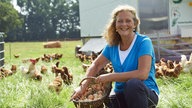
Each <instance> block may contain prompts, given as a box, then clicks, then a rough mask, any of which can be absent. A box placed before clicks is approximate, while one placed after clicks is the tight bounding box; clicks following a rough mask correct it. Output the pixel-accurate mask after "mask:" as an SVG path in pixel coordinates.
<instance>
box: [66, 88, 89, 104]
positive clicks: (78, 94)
mask: <svg viewBox="0 0 192 108" xmlns="http://www.w3.org/2000/svg"><path fill="white" fill-rule="evenodd" d="M85 91H86V86H85V85H81V86H80V87H77V88H76V89H75V90H74V93H73V94H72V95H71V99H70V101H72V100H73V99H74V100H79V99H80V98H81V97H82V95H83V94H84V92H85Z"/></svg>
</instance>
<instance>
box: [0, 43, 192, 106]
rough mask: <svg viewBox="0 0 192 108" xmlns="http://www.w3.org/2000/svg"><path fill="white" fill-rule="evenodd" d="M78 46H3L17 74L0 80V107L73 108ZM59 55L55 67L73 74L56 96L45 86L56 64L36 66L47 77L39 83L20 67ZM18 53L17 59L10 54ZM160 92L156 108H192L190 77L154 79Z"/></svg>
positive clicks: (79, 76) (78, 72)
mask: <svg viewBox="0 0 192 108" xmlns="http://www.w3.org/2000/svg"><path fill="white" fill-rule="evenodd" d="M77 45H81V46H82V41H81V40H76V41H62V47H61V48H43V42H11V43H5V44H4V49H5V55H4V56H5V64H4V67H5V68H7V69H10V67H11V65H12V64H15V65H17V72H16V73H15V74H13V75H11V76H8V77H5V78H3V79H0V108H75V106H74V104H73V102H70V101H69V100H70V96H71V94H72V93H73V90H74V89H75V88H76V87H78V84H79V82H80V81H81V80H82V79H83V78H84V74H85V72H84V70H83V68H82V63H81V61H80V60H79V59H78V58H76V57H75V47H76V46H77ZM54 53H59V54H63V57H62V58H61V59H60V60H59V61H60V64H59V66H66V67H68V68H69V70H70V71H71V72H72V74H73V77H74V79H73V83H72V84H71V85H65V84H64V85H63V90H62V91H61V93H60V94H59V95H58V94H57V93H55V92H52V91H50V90H48V84H49V83H50V82H51V81H52V80H53V79H54V74H53V73H52V72H51V66H52V65H53V64H55V62H56V61H51V62H43V61H41V60H40V61H39V62H38V63H37V64H36V66H37V69H40V66H41V65H46V66H47V67H48V72H47V74H44V75H42V76H43V79H42V81H36V80H31V79H28V78H26V77H25V76H24V75H23V74H22V72H21V70H20V67H21V66H24V67H28V65H29V64H28V63H23V62H22V60H23V59H28V58H37V57H41V56H43V54H54ZM14 54H19V55H20V56H19V58H15V57H14V56H13V55H14ZM157 83H158V86H159V89H160V95H159V103H158V106H157V108H192V104H191V103H192V75H191V73H185V72H182V73H181V74H180V76H179V77H178V78H170V77H162V78H158V79H157Z"/></svg>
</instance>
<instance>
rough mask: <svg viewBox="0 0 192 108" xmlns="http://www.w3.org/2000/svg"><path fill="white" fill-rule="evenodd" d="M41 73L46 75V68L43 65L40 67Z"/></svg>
mask: <svg viewBox="0 0 192 108" xmlns="http://www.w3.org/2000/svg"><path fill="white" fill-rule="evenodd" d="M41 73H42V74H45V73H47V67H46V66H45V65H42V66H41Z"/></svg>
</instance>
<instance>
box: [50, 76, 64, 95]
mask: <svg viewBox="0 0 192 108" xmlns="http://www.w3.org/2000/svg"><path fill="white" fill-rule="evenodd" d="M62 85H63V80H62V78H61V74H59V75H58V76H57V77H55V79H54V80H53V82H51V83H50V84H49V86H48V88H49V90H52V91H55V92H57V94H59V93H60V92H61V90H62V89H63V87H62Z"/></svg>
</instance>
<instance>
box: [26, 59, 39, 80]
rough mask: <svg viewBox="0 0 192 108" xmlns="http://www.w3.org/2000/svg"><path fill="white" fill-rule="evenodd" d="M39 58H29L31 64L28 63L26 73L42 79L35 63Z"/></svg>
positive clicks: (31, 76)
mask: <svg viewBox="0 0 192 108" xmlns="http://www.w3.org/2000/svg"><path fill="white" fill-rule="evenodd" d="M38 60H39V59H30V62H31V64H30V65H29V68H28V72H27V74H28V75H29V77H30V78H33V79H37V80H40V81H41V80H42V76H41V74H40V72H39V71H38V70H37V69H36V66H35V64H36V63H37V62H38Z"/></svg>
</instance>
